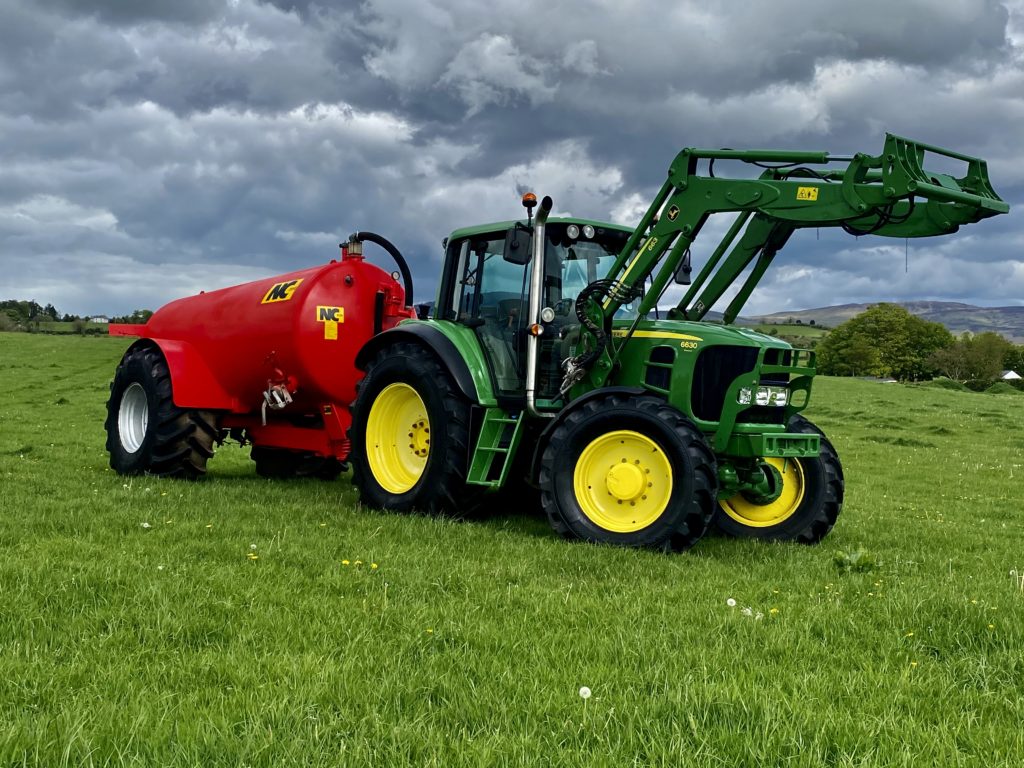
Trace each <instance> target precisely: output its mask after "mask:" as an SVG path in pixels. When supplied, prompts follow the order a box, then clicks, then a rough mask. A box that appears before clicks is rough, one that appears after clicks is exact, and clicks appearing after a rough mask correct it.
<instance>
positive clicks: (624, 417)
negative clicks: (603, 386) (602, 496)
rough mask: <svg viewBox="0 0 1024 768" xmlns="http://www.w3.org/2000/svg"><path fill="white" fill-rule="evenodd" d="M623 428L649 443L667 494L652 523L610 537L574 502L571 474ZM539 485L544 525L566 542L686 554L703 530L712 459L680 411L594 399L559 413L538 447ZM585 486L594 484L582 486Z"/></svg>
mask: <svg viewBox="0 0 1024 768" xmlns="http://www.w3.org/2000/svg"><path fill="white" fill-rule="evenodd" d="M622 430H627V431H629V432H632V433H636V434H638V435H641V436H642V437H643V438H645V439H647V440H650V441H653V443H654V444H655V445H656V446H657V449H658V451H659V452H660V454H661V455H663V456H664V457H665V459H666V461H667V462H668V464H669V466H670V467H671V473H672V490H671V493H670V494H668V495H667V501H666V506H665V508H664V511H662V512H660V513H656V514H657V518H656V519H653V520H652V521H651V522H650V523H649V524H647V525H645V526H644V527H637V528H636V529H634V530H625V531H616V530H612V529H611V528H610V527H606V526H605V525H602V522H607V521H602V520H600V519H595V518H597V516H596V515H594V514H593V512H590V513H588V511H587V508H588V506H590V504H589V503H588V501H587V500H586V498H584V499H580V498H579V497H578V496H577V489H576V480H577V472H584V475H583V476H584V477H586V474H585V467H586V466H587V465H586V460H585V456H586V452H587V451H588V450H589V449H590V448H591V446H594V445H601V444H603V443H606V442H607V441H608V440H609V439H611V440H616V439H617V438H616V434H617V433H620V432H621V431H622ZM616 461H618V459H616ZM623 462H625V459H623ZM602 466H603V465H602ZM538 480H539V485H540V501H541V506H542V507H543V509H544V511H545V513H546V514H547V517H548V522H549V523H550V524H551V527H552V528H553V529H554V530H555V532H557V533H559V534H561V535H562V536H564V537H565V538H576V539H581V540H583V541H588V542H593V543H601V544H614V545H617V546H625V547H637V548H645V549H655V550H661V551H664V552H682V551H684V550H687V549H689V548H690V547H692V546H693V545H694V544H696V543H697V541H698V540H699V539H700V538H701V537H702V536H703V535H704V534H705V532H707V530H708V528H709V527H710V524H711V519H712V517H713V516H714V513H715V498H716V493H717V489H718V473H717V469H716V462H715V455H714V453H713V452H712V451H711V448H710V447H709V446H708V443H707V440H705V438H704V435H703V434H702V433H701V432H700V430H698V429H697V427H696V426H695V425H694V424H693V422H691V421H690V420H689V419H688V418H687V417H686V416H685V415H683V414H682V413H681V412H680V411H678V410H677V409H675V408H673V407H672V406H670V405H669V404H668V403H666V402H665V401H664V400H661V399H659V398H656V397H653V396H640V397H624V396H622V395H610V396H607V397H601V398H595V399H592V400H588V401H587V402H585V403H582V404H581V405H580V406H578V407H577V408H575V409H573V411H572V412H570V413H567V414H565V416H564V417H562V421H561V423H560V424H559V425H558V426H557V427H555V429H554V431H553V432H552V433H551V436H550V437H549V438H548V442H547V445H545V446H544V452H543V454H542V455H541V461H540V472H539V478H538ZM581 487H582V486H581ZM591 487H596V486H592V485H587V488H591ZM643 498H644V499H646V498H647V497H646V496H645V497H643ZM652 517H653V515H652ZM626 527H629V526H628V525H627V526H626Z"/></svg>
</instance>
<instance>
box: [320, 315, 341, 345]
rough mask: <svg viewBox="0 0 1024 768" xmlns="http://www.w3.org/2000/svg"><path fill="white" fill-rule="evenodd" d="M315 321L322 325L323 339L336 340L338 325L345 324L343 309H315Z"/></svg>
mask: <svg viewBox="0 0 1024 768" xmlns="http://www.w3.org/2000/svg"><path fill="white" fill-rule="evenodd" d="M316 321H317V322H318V323H323V324H324V339H325V340H327V341H337V340H338V324H339V323H344V322H345V308H344V307H317V308H316Z"/></svg>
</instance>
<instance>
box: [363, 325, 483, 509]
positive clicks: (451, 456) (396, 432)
mask: <svg viewBox="0 0 1024 768" xmlns="http://www.w3.org/2000/svg"><path fill="white" fill-rule="evenodd" d="M469 408H470V404H469V402H468V401H467V400H466V399H465V398H464V397H463V396H462V395H461V394H460V393H459V392H458V390H457V389H456V388H455V384H454V383H453V382H452V379H451V376H450V375H449V373H448V371H447V370H446V369H445V368H444V367H443V366H442V365H441V364H440V363H439V362H438V361H437V359H436V358H435V357H434V355H433V354H432V353H431V352H430V351H429V350H427V349H425V348H424V347H422V346H420V345H418V344H413V343H403V342H398V343H395V344H393V345H391V346H389V347H387V348H385V349H384V350H382V351H381V352H380V353H379V354H378V355H377V356H376V357H375V358H374V359H373V361H371V362H370V364H369V366H368V367H367V369H366V376H365V377H364V378H363V380H362V381H361V382H360V383H359V387H358V393H357V395H356V401H355V404H354V406H353V409H352V428H351V429H350V430H349V438H350V439H351V441H352V453H351V461H352V482H353V483H355V485H356V487H358V488H359V492H360V499H361V501H362V502H363V503H364V504H367V505H369V506H373V507H378V508H383V509H391V510H395V511H400V512H407V511H410V510H413V509H418V510H421V511H424V512H430V513H435V514H437V513H448V514H453V515H465V514H468V513H471V512H474V511H475V509H476V506H477V504H478V503H479V501H480V497H481V496H482V491H481V490H477V489H475V488H472V487H469V486H467V485H466V470H467V468H468V466H469V442H470V437H469Z"/></svg>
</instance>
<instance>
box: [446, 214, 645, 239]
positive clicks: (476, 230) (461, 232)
mask: <svg viewBox="0 0 1024 768" xmlns="http://www.w3.org/2000/svg"><path fill="white" fill-rule="evenodd" d="M515 223H516V221H515V220H512V221H496V222H493V223H491V224H479V225H477V226H475V227H463V228H462V229H456V230H455V231H454V232H452V233H451V234H450V235H449V236H448V239H449V240H458V239H459V238H461V237H473V236H475V235H483V234H489V233H491V232H502V231H504V230H507V229H508V228H509V227H511V226H512V225H513V224H515ZM518 223H519V224H526V219H520V220H519V222H518ZM547 223H548V224H578V225H579V226H581V227H582V226H584V225H586V224H590V225H591V226H592V227H594V228H595V229H597V228H600V229H613V230H615V231H617V232H626V233H627V234H632V233H633V227H627V226H625V225H623V224H612V223H611V222H608V221H594V220H593V219H578V218H575V217H573V216H552V217H551V218H549V219H548V221H547Z"/></svg>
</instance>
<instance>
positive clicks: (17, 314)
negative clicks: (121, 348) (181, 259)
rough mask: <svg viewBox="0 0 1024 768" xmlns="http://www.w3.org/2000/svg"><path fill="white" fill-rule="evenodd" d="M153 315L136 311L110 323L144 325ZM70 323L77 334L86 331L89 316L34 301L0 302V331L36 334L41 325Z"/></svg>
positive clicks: (9, 300) (144, 310)
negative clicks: (64, 311) (61, 310)
mask: <svg viewBox="0 0 1024 768" xmlns="http://www.w3.org/2000/svg"><path fill="white" fill-rule="evenodd" d="M152 314H153V312H152V311H151V310H148V309H137V310H135V311H134V312H132V313H131V314H129V315H120V316H116V317H111V318H109V319H110V322H112V323H144V322H146V321H147V320H149V318H150V316H151V315H152ZM58 322H60V323H71V324H72V327H73V329H74V330H75V332H77V333H85V332H86V330H87V329H88V323H89V316H88V315H86V316H82V315H74V314H68V313H61V312H60V311H58V309H57V308H56V307H55V306H53V304H47V305H46V306H43V305H41V304H39V303H38V302H35V301H21V300H18V299H6V300H4V301H0V331H26V332H28V333H38V332H39V331H41V330H43V323H58Z"/></svg>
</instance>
